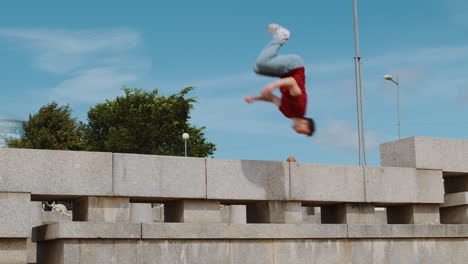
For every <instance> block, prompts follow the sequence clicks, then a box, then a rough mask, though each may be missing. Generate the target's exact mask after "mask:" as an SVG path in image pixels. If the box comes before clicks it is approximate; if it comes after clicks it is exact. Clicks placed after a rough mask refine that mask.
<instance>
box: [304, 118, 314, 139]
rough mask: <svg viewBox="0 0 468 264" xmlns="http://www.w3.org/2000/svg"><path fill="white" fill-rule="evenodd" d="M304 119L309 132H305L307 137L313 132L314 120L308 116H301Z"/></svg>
mask: <svg viewBox="0 0 468 264" xmlns="http://www.w3.org/2000/svg"><path fill="white" fill-rule="evenodd" d="M303 119H304V120H307V122H308V123H309V129H310V133H309V134H307V135H308V136H309V137H311V136H312V135H313V134H314V132H315V122H314V120H313V119H312V118H308V117H303Z"/></svg>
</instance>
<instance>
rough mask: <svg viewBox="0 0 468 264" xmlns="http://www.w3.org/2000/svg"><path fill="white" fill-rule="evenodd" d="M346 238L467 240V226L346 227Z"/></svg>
mask: <svg viewBox="0 0 468 264" xmlns="http://www.w3.org/2000/svg"><path fill="white" fill-rule="evenodd" d="M348 238H468V225H348Z"/></svg>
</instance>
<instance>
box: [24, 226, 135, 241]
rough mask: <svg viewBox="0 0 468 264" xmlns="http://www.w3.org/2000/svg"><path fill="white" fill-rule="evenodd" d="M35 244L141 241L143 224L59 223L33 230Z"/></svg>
mask: <svg viewBox="0 0 468 264" xmlns="http://www.w3.org/2000/svg"><path fill="white" fill-rule="evenodd" d="M32 235H33V236H32V240H33V242H43V241H47V240H54V239H94V238H101V239H106V238H109V239H139V238H140V237H141V223H104V222H102V223H96V222H59V223H54V224H48V225H43V226H38V227H35V228H33V233H32Z"/></svg>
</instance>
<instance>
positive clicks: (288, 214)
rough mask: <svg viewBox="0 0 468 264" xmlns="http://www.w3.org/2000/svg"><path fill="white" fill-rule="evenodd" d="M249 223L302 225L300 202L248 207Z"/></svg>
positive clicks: (265, 203) (262, 204)
mask: <svg viewBox="0 0 468 264" xmlns="http://www.w3.org/2000/svg"><path fill="white" fill-rule="evenodd" d="M247 222H249V223H273V224H299V223H302V205H301V203H300V202H283V201H281V202H278V201H266V202H259V203H251V204H248V205H247Z"/></svg>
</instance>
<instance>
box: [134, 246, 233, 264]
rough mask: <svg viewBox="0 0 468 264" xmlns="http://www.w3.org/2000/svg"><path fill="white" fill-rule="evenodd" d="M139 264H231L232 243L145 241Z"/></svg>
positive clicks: (141, 249)
mask: <svg viewBox="0 0 468 264" xmlns="http://www.w3.org/2000/svg"><path fill="white" fill-rule="evenodd" d="M140 245H141V246H140V251H139V259H138V262H128V263H137V264H149V263H167V264H170V263H171V264H172V263H181V264H182V263H187V264H188V263H190V264H231V263H238V262H232V261H231V257H230V256H231V242H230V241H217V240H214V241H213V240H203V241H200V240H185V241H181V240H169V241H168V240H163V241H158V240H156V241H154V240H143V241H142V242H141V244H140Z"/></svg>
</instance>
